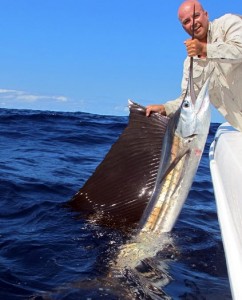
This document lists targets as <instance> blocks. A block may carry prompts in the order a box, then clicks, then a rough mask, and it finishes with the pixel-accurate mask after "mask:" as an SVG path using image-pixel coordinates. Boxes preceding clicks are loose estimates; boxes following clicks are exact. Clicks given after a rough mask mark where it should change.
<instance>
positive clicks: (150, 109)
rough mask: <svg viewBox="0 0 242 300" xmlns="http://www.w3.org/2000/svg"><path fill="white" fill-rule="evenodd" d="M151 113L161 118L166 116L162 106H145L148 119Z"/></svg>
mask: <svg viewBox="0 0 242 300" xmlns="http://www.w3.org/2000/svg"><path fill="white" fill-rule="evenodd" d="M151 112H157V113H160V114H161V115H163V116H166V110H165V107H164V105H162V104H154V105H148V106H146V116H147V117H149V116H150V114H151Z"/></svg>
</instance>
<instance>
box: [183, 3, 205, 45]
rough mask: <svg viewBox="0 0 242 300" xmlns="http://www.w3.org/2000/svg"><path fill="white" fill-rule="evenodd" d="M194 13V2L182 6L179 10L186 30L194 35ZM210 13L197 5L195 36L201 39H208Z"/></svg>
mask: <svg viewBox="0 0 242 300" xmlns="http://www.w3.org/2000/svg"><path fill="white" fill-rule="evenodd" d="M193 13H194V4H187V5H184V6H181V7H180V9H179V12H178V16H179V20H180V22H181V23H182V27H183V28H184V30H185V31H186V32H187V33H188V34H189V35H190V36H192V33H193V28H192V25H193ZM208 23H209V22H208V13H207V12H206V11H204V10H203V9H202V8H201V7H200V6H198V5H196V7H195V19H194V38H196V39H198V40H200V41H206V39H207V32H208Z"/></svg>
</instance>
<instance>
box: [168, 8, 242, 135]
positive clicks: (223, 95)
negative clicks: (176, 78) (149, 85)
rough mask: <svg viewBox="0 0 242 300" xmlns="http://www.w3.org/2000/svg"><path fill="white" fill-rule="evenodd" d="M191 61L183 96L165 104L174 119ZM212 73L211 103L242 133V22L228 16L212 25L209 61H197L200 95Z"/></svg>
mask: <svg viewBox="0 0 242 300" xmlns="http://www.w3.org/2000/svg"><path fill="white" fill-rule="evenodd" d="M189 65H190V58H189V57H187V58H186V59H185V62H184V69H183V79H182V95H181V96H180V97H179V98H178V99H176V100H173V101H169V102H167V103H165V104H164V106H165V110H166V114H167V115H168V116H169V115H172V114H173V113H174V111H175V110H176V109H177V108H178V107H179V105H180V104H181V101H182V99H183V97H184V94H185V92H186V88H187V82H188V76H189ZM212 70H214V71H213V73H212V76H211V80H210V86H209V97H210V102H211V103H212V104H213V105H214V106H215V107H216V108H217V109H218V110H219V111H220V113H221V114H222V115H223V116H224V117H225V118H226V120H227V121H228V122H229V123H230V124H231V125H232V126H234V127H235V128H237V129H238V130H240V131H242V18H241V16H237V15H232V14H226V15H224V16H222V17H220V18H219V19H216V20H214V21H212V22H210V23H209V30H208V36H207V57H206V58H198V57H194V63H193V80H194V88H195V92H196V93H197V94H198V93H199V91H200V89H201V88H202V86H203V84H204V83H205V81H206V79H207V78H208V76H209V75H210V73H211V71H212Z"/></svg>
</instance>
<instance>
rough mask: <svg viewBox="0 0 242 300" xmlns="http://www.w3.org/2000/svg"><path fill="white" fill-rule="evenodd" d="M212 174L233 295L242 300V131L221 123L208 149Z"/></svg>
mask: <svg viewBox="0 0 242 300" xmlns="http://www.w3.org/2000/svg"><path fill="white" fill-rule="evenodd" d="M209 161H210V172H211V176H212V183H213V187H214V194H215V201H216V206H217V214H218V220H219V225H220V230H221V236H222V242H223V246H224V251H225V259H226V264H227V270H228V276H229V281H230V287H231V293H232V297H233V299H234V300H241V299H242V286H241V284H242V283H241V282H242V132H239V131H238V130H236V129H234V128H233V127H232V126H231V125H230V124H229V123H227V122H226V123H223V124H221V125H220V126H219V127H218V129H217V132H216V134H215V138H214V141H213V142H212V144H211V146H210V150H209Z"/></svg>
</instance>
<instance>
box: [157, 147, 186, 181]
mask: <svg viewBox="0 0 242 300" xmlns="http://www.w3.org/2000/svg"><path fill="white" fill-rule="evenodd" d="M188 153H190V149H186V150H185V151H182V152H179V155H176V156H175V157H174V158H172V159H171V161H170V163H169V165H168V166H167V168H166V169H165V170H164V173H163V174H162V175H161V177H160V182H162V180H163V179H164V178H165V177H166V176H167V175H168V174H169V173H170V172H171V171H172V170H174V169H175V167H176V165H177V164H178V163H179V161H180V160H181V159H182V158H183V157H184V156H185V155H187V154H188Z"/></svg>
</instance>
